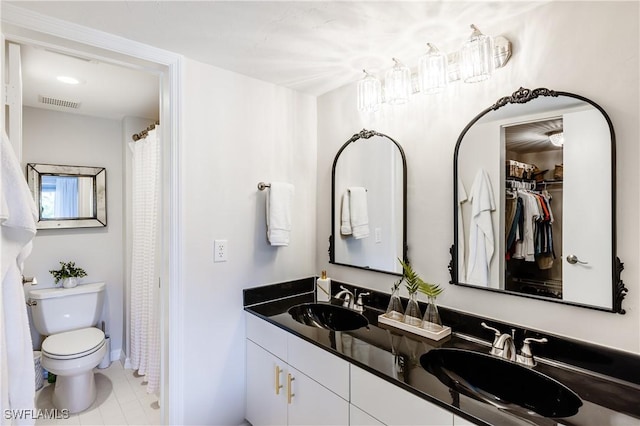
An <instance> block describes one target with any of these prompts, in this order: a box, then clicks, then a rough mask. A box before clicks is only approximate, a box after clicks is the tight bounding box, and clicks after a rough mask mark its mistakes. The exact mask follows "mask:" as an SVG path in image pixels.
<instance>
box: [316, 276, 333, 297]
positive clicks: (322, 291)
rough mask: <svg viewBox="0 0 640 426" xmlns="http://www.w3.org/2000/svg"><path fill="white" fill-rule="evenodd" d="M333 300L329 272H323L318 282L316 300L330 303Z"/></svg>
mask: <svg viewBox="0 0 640 426" xmlns="http://www.w3.org/2000/svg"><path fill="white" fill-rule="evenodd" d="M330 299H331V278H327V271H322V275H320V278H318V279H317V280H316V300H317V301H318V302H328V301H329V300H330Z"/></svg>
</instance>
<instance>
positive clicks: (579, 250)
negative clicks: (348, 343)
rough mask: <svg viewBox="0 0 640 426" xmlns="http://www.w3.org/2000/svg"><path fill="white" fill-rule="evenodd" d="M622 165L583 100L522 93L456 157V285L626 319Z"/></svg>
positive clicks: (489, 112) (465, 135)
mask: <svg viewBox="0 0 640 426" xmlns="http://www.w3.org/2000/svg"><path fill="white" fill-rule="evenodd" d="M615 160H616V157H615V135H614V131H613V126H612V124H611V120H610V119H609V117H608V115H607V114H606V112H605V111H604V110H603V109H602V108H601V107H600V106H598V105H597V104H596V103H594V102H593V101H591V100H589V99H587V98H585V97H583V96H580V95H576V94H573V93H568V92H559V91H553V90H548V89H535V90H528V89H522V88H521V89H520V90H518V91H516V92H515V93H513V94H512V95H511V96H507V97H504V98H501V99H499V100H498V102H496V104H494V105H493V106H491V107H489V108H487V109H486V110H484V111H482V112H481V113H480V114H478V115H477V116H476V118H474V119H473V120H472V121H471V123H469V124H468V125H467V126H466V127H465V129H464V130H463V132H462V134H461V135H460V137H459V139H458V142H457V145H456V150H455V156H454V192H455V195H454V223H455V227H454V233H455V238H456V239H455V244H454V247H453V249H452V265H451V273H452V283H453V284H459V285H465V286H470V287H475V288H481V289H485V290H492V291H498V292H504V293H510V294H515V295H520V296H527V297H532V298H537V299H543V300H548V301H553V302H559V303H565V304H571V305H577V306H584V307H589V308H593V309H600V310H606V311H611V312H619V313H624V310H623V309H622V307H621V303H622V299H623V298H624V295H625V293H626V291H627V289H626V288H625V286H624V284H623V283H622V281H621V280H620V272H621V271H622V264H621V263H620V261H619V259H618V258H617V256H616V226H615V205H616V203H615V201H616V197H615V188H616V184H615V182H616V181H615V178H616V173H615V170H616V169H615Z"/></svg>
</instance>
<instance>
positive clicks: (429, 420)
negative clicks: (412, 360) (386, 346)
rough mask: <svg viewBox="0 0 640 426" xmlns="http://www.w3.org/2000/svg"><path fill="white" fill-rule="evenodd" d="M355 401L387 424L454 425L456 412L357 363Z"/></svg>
mask: <svg viewBox="0 0 640 426" xmlns="http://www.w3.org/2000/svg"><path fill="white" fill-rule="evenodd" d="M351 404H352V405H354V406H356V407H357V408H359V409H360V410H362V411H364V412H365V413H366V414H368V415H369V416H371V417H373V418H374V419H377V420H378V421H380V422H382V423H383V424H386V425H425V426H426V425H437V426H442V425H453V413H451V412H449V411H447V410H445V409H443V408H440V407H438V406H437V405H435V404H433V403H431V402H429V401H426V400H424V399H422V398H420V397H418V396H416V395H413V394H411V393H409V392H407V391H405V390H404V389H402V388H400V387H398V386H395V385H393V384H391V383H389V382H387V381H385V380H383V379H381V378H379V377H378V376H376V375H374V374H371V373H369V372H367V371H365V370H363V369H361V368H359V367H356V366H354V365H352V366H351ZM373 424H375V423H373Z"/></svg>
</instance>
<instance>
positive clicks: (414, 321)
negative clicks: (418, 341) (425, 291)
mask: <svg viewBox="0 0 640 426" xmlns="http://www.w3.org/2000/svg"><path fill="white" fill-rule="evenodd" d="M398 261H399V262H400V264H401V265H402V269H403V274H402V279H403V280H404V281H405V287H406V288H407V291H408V292H409V302H408V303H407V309H405V311H404V319H403V322H404V323H405V324H409V325H413V326H416V327H420V326H421V325H422V313H421V312H420V306H419V305H418V290H419V289H420V283H421V282H423V281H422V280H421V279H420V277H419V276H418V274H416V272H415V271H414V270H413V268H412V267H411V265H409V264H408V263H405V262H403V261H402V260H400V259H398Z"/></svg>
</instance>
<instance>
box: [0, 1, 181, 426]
mask: <svg viewBox="0 0 640 426" xmlns="http://www.w3.org/2000/svg"><path fill="white" fill-rule="evenodd" d="M1 17H2V33H3V35H4V38H5V39H6V40H13V41H16V42H23V43H30V44H41V45H42V44H43V42H42V37H43V36H44V37H45V38H46V39H47V40H49V41H48V42H47V43H48V44H49V46H52V47H57V48H61V49H63V50H75V51H76V52H77V53H83V52H84V53H87V52H90V51H92V52H94V54H95V51H96V50H97V49H99V50H102V51H103V55H104V56H103V57H104V58H105V59H106V60H107V61H110V62H115V63H118V62H120V63H122V64H127V65H129V66H131V65H138V66H139V64H137V63H136V59H138V60H142V61H146V62H151V63H154V64H156V65H160V66H162V67H163V71H162V72H161V73H160V81H161V90H160V94H161V95H160V97H161V99H160V120H161V122H162V132H163V134H164V135H165V137H164V138H163V142H162V150H163V164H162V186H163V188H164V190H163V207H162V229H163V231H162V236H161V239H162V241H161V243H162V260H161V262H162V271H161V282H162V291H161V297H162V321H161V324H160V327H161V333H162V347H163V351H162V361H161V362H162V373H161V395H160V406H161V410H162V422H163V424H182V423H183V421H182V419H183V418H184V405H183V394H184V383H183V382H182V378H183V377H184V375H183V362H182V360H183V342H182V340H181V337H180V336H181V335H182V334H183V333H182V328H183V306H182V300H183V295H182V287H181V285H180V282H181V279H180V278H181V266H182V240H181V237H180V235H181V232H180V230H181V213H180V212H181V211H180V206H181V205H182V203H181V197H180V190H179V189H180V183H181V182H180V158H181V156H180V149H181V144H180V112H181V110H182V95H183V94H182V87H183V80H182V74H183V57H182V56H181V55H178V54H175V53H173V52H169V51H166V50H162V49H158V48H155V47H152V46H148V45H145V44H142V43H138V42H135V41H132V40H128V39H125V38H123V37H119V36H115V35H112V34H108V33H105V32H102V31H98V30H94V29H92V28H88V27H83V26H81V25H77V24H73V23H69V22H66V21H62V20H59V19H56V18H52V17H50V16H46V15H42V14H39V13H35V12H32V11H29V10H26V9H22V8H19V7H16V6H13V5H9V4H6V3H3V4H2V13H1ZM69 42H71V44H73V45H74V47H72V48H70V47H69V46H68V43H69ZM65 45H66V46H65ZM105 52H106V54H105Z"/></svg>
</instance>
